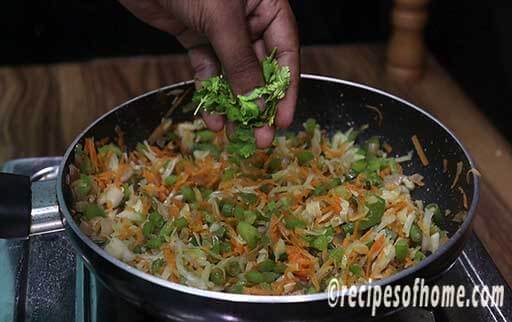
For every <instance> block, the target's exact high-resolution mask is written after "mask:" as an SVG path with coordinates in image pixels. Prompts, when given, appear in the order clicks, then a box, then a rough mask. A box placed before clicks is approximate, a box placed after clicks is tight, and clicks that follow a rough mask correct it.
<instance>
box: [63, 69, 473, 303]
mask: <svg viewBox="0 0 512 322" xmlns="http://www.w3.org/2000/svg"><path fill="white" fill-rule="evenodd" d="M301 78H304V79H312V80H319V81H326V82H331V83H338V84H344V85H349V86H353V87H357V88H360V89H364V90H368V91H371V92H374V93H377V94H380V95H383V96H386V97H388V98H391V99H393V100H396V101H398V102H400V103H402V104H403V105H405V106H407V107H409V108H412V109H414V110H416V111H417V112H419V113H422V114H423V115H424V116H426V117H427V118H429V119H430V120H431V121H433V122H435V123H436V124H437V125H438V126H440V127H441V128H442V129H443V130H445V131H446V132H447V133H448V134H449V135H450V136H451V137H452V138H453V139H454V141H455V142H456V143H457V144H458V145H459V146H460V148H461V149H462V151H463V152H464V155H465V157H466V159H467V160H468V162H469V164H470V166H471V167H472V168H476V166H475V162H474V161H473V159H472V157H471V156H470V154H469V152H468V150H467V149H466V147H465V146H464V145H463V144H462V142H461V141H460V140H459V139H458V138H457V137H456V136H455V134H454V133H453V132H452V131H451V130H450V129H448V128H447V127H446V126H445V125H444V124H443V123H441V122H440V121H439V120H438V119H437V118H435V117H434V116H432V115H431V114H429V113H428V112H426V111H425V110H423V109H422V108H420V107H418V106H416V105H414V104H412V103H410V102H408V101H406V100H404V99H401V98H399V97H397V96H395V95H393V94H390V93H388V92H385V91H383V90H380V89H376V88H373V87H371V86H368V85H364V84H360V83H356V82H352V81H347V80H342V79H337V78H334V77H328V76H321V75H314V74H301ZM193 83H194V80H189V81H184V82H179V83H175V84H172V85H168V86H164V87H161V88H158V89H155V90H152V91H149V92H146V93H144V94H142V95H139V96H137V97H135V98H132V99H130V100H128V101H126V102H124V103H122V104H120V105H118V106H117V107H115V108H113V109H112V110H110V111H109V112H107V113H105V114H103V115H102V116H100V117H99V118H97V119H96V120H95V121H94V122H92V123H91V124H90V125H89V126H87V128H86V129H85V130H83V131H82V132H81V133H80V134H79V135H78V136H77V137H76V138H75V139H74V140H73V142H72V143H71V144H70V145H69V147H68V149H67V151H66V153H65V155H64V158H63V159H62V163H61V165H60V168H59V174H58V177H57V186H56V192H57V201H58V204H59V209H60V213H61V215H63V216H64V222H65V226H69V227H71V230H72V231H73V233H74V234H75V235H77V236H78V238H79V239H80V240H81V241H82V242H83V243H84V244H85V245H87V246H88V247H89V248H90V249H92V250H93V251H94V252H95V253H96V254H98V255H99V256H101V257H102V258H103V259H104V260H107V261H108V262H110V263H111V264H113V265H115V266H117V267H118V268H120V269H122V270H124V271H125V272H127V273H129V274H132V275H134V276H136V277H138V278H141V279H143V280H145V281H147V282H149V283H153V284H156V285H157V286H160V287H164V288H168V289H172V290H174V291H178V292H183V293H186V294H188V295H195V296H201V297H204V298H207V299H210V300H223V301H228V302H238V303H256V304H272V303H275V304H278V303H282V304H284V303H304V302H314V301H322V300H323V301H327V299H328V293H327V292H322V293H317V294H311V295H247V294H234V293H223V292H217V291H209V290H202V289H198V288H195V287H191V286H186V285H183V284H178V283H174V282H171V281H167V280H164V279H161V278H159V277H156V276H153V275H151V274H148V273H144V272H142V271H140V270H138V269H137V268H135V267H132V266H130V265H128V264H126V263H124V262H122V261H121V260H118V259H117V258H115V257H113V256H111V255H109V254H108V253H107V252H106V251H105V250H104V249H102V248H101V247H100V246H98V245H97V244H95V243H94V242H93V241H92V240H91V239H90V238H89V237H87V236H86V235H85V234H84V233H83V232H82V231H81V230H80V228H79V227H78V225H77V223H76V222H75V220H74V219H73V218H72V216H71V212H70V211H69V209H68V207H67V204H66V201H65V198H64V194H63V190H62V186H63V184H64V178H63V175H64V170H65V169H64V167H65V164H66V162H67V160H68V159H69V156H70V155H71V153H72V152H73V149H74V147H75V145H76V144H77V143H78V142H79V141H80V140H81V139H82V137H83V135H84V134H85V133H87V132H88V131H89V130H90V129H92V128H93V127H94V126H96V125H97V124H98V123H99V122H101V121H102V120H103V119H104V118H106V117H108V116H109V115H110V114H112V113H115V112H116V111H117V110H118V109H121V108H123V107H124V106H126V105H128V104H130V103H132V102H134V101H136V100H139V99H141V98H143V97H146V96H150V95H152V94H155V93H158V92H161V91H165V90H170V89H173V88H176V87H181V86H184V85H189V84H193ZM479 197H480V180H479V178H478V176H475V175H473V195H472V201H471V205H470V207H469V209H468V211H467V216H466V218H465V220H464V222H463V223H462V224H461V225H460V226H459V228H458V229H457V231H456V232H455V233H454V234H453V235H452V236H451V237H450V239H449V240H448V242H447V243H446V244H444V245H442V246H441V247H440V248H439V249H438V250H437V251H436V252H435V253H434V254H432V255H430V256H428V257H427V258H426V259H425V260H423V261H421V262H420V264H418V265H416V266H412V267H409V268H407V269H405V270H403V271H400V272H398V273H396V274H393V275H391V276H389V277H387V278H384V279H382V280H378V281H374V282H371V283H368V284H365V285H366V286H381V287H382V286H385V285H388V284H392V283H394V282H397V281H399V280H400V279H402V278H404V277H407V276H409V275H414V273H415V272H417V271H420V270H421V269H423V268H425V267H426V266H428V265H429V264H430V263H432V262H434V261H435V260H437V259H438V258H439V257H441V256H442V255H443V254H445V253H446V252H447V251H448V249H450V248H451V247H452V246H454V244H455V243H457V242H458V240H459V239H460V238H462V237H463V235H464V234H465V233H466V231H467V230H468V229H470V225H471V223H472V221H473V218H474V215H475V210H476V207H477V204H478V202H479ZM80 255H81V254H80ZM340 294H341V295H342V296H346V295H347V294H348V291H344V292H342V293H340Z"/></svg>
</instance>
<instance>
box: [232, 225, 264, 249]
mask: <svg viewBox="0 0 512 322" xmlns="http://www.w3.org/2000/svg"><path fill="white" fill-rule="evenodd" d="M236 232H237V233H238V234H239V235H240V236H241V237H242V238H243V240H245V241H246V242H247V245H248V246H249V248H250V249H253V248H254V247H256V243H257V241H258V236H259V233H258V229H256V227H254V226H252V225H251V224H248V223H246V222H244V221H241V222H239V223H238V225H237V226H236Z"/></svg>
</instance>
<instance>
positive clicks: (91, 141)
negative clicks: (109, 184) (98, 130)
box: [84, 138, 99, 171]
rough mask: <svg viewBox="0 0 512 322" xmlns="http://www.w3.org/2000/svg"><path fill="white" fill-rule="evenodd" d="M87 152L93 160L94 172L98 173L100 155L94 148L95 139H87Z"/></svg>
mask: <svg viewBox="0 0 512 322" xmlns="http://www.w3.org/2000/svg"><path fill="white" fill-rule="evenodd" d="M84 145H85V150H86V151H87V154H88V155H89V158H90V159H91V162H92V166H93V167H94V171H98V169H99V163H98V155H97V154H96V147H95V146H94V138H86V139H85V144H84Z"/></svg>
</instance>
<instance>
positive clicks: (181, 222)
mask: <svg viewBox="0 0 512 322" xmlns="http://www.w3.org/2000/svg"><path fill="white" fill-rule="evenodd" d="M187 225H188V223H187V220H186V219H185V218H184V217H180V218H176V219H175V220H174V226H175V227H176V229H177V230H178V231H180V230H182V229H183V228H185V227H187Z"/></svg>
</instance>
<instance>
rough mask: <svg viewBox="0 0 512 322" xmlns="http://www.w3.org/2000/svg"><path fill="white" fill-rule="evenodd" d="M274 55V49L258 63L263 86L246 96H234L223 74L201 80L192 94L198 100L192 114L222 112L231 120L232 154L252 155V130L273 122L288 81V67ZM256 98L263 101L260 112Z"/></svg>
mask: <svg viewBox="0 0 512 322" xmlns="http://www.w3.org/2000/svg"><path fill="white" fill-rule="evenodd" d="M275 54H276V49H275V48H274V50H272V52H271V54H270V55H269V56H267V57H266V58H265V59H264V60H263V61H262V63H261V65H262V68H263V78H264V80H265V86H262V87H258V88H255V89H254V90H253V91H252V92H251V93H250V94H248V95H235V94H234V93H233V91H232V90H231V87H230V86H229V84H228V82H227V81H226V79H225V78H224V77H223V76H222V75H220V76H214V77H211V78H209V79H207V80H205V81H203V82H202V84H201V88H200V89H199V90H197V91H196V93H195V94H194V97H193V101H194V102H196V103H197V107H196V110H195V114H197V113H198V112H199V111H200V110H204V111H205V112H207V113H210V114H217V115H225V116H226V118H227V119H228V120H229V121H233V122H234V124H235V129H234V132H233V134H232V135H231V137H230V144H229V146H228V151H229V152H230V153H232V154H236V155H238V156H240V157H243V158H248V157H250V156H251V155H253V154H254V152H255V151H256V139H255V138H254V135H253V133H252V132H253V131H252V129H253V128H255V127H262V126H264V125H265V124H268V125H273V124H274V121H275V116H276V113H277V103H278V102H279V100H281V99H282V98H283V97H284V96H285V94H286V90H287V88H288V86H289V84H290V69H289V68H288V66H279V64H278V62H277V59H276V58H275ZM258 99H263V101H264V103H265V108H264V109H263V111H260V109H259V108H258V105H257V104H256V101H257V100H258Z"/></svg>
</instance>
